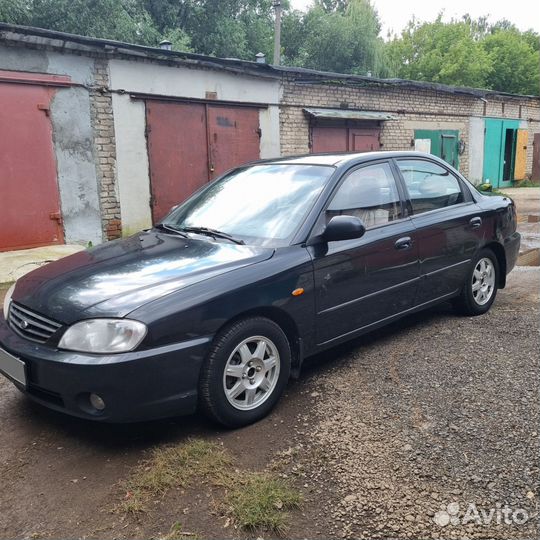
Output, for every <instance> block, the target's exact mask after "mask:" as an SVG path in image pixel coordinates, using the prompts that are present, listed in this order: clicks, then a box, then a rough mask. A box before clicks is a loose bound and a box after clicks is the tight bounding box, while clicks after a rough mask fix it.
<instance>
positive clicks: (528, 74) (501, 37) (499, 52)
mask: <svg viewBox="0 0 540 540" xmlns="http://www.w3.org/2000/svg"><path fill="white" fill-rule="evenodd" d="M536 41H538V40H536ZM482 46H483V48H484V50H485V51H486V53H487V55H488V57H489V60H490V62H491V66H492V69H491V71H490V73H489V74H488V76H487V79H486V82H487V86H488V88H492V89H494V90H502V91H504V92H511V93H514V94H536V95H538V93H539V92H538V90H539V86H540V73H539V69H538V59H539V55H538V49H537V50H536V51H535V50H534V49H533V47H532V46H531V44H530V43H529V42H528V40H527V38H526V37H524V36H522V35H521V34H520V33H519V32H517V31H516V30H513V29H509V30H498V31H496V32H494V33H492V34H490V35H489V36H487V37H486V38H485V39H484V41H483V42H482Z"/></svg>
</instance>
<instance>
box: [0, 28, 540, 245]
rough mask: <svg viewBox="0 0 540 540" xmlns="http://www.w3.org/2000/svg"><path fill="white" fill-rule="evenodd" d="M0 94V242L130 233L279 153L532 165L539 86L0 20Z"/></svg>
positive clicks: (510, 174)
mask: <svg viewBox="0 0 540 540" xmlns="http://www.w3.org/2000/svg"><path fill="white" fill-rule="evenodd" d="M0 103H1V105H2V106H1V107H0V251H6V250H13V249H22V248H28V247H35V246H41V245H48V244H59V243H81V244H88V243H89V242H90V243H92V244H97V243H100V242H103V241H105V240H111V239H114V238H118V237H120V236H122V235H124V236H126V235H129V234H131V233H133V232H135V231H137V230H140V229H142V228H145V227H148V226H150V225H151V224H152V223H154V222H156V221H158V220H159V219H160V218H162V217H163V216H164V215H165V214H166V213H167V212H168V211H169V209H170V208H171V207H172V206H173V205H175V204H177V203H178V202H180V201H182V200H184V199H185V198H186V197H188V196H189V195H190V194H191V193H193V192H194V191H195V190H197V189H198V188H199V187H201V186H203V185H204V184H206V183H207V182H209V181H211V180H212V179H214V178H215V177H216V176H218V175H219V174H221V173H223V172H224V171H226V170H227V169H229V168H231V167H233V166H236V165H238V164H241V163H244V162H246V161H251V160H254V159H259V158H266V157H276V156H279V155H290V154H297V153H308V152H323V151H332V152H335V151H370V150H379V149H384V150H397V149H399V150H403V149H414V148H416V149H421V150H424V151H428V152H431V153H434V154H436V155H439V156H440V157H442V158H443V159H445V160H446V161H448V162H449V163H451V164H453V165H454V166H456V167H457V168H459V169H460V170H461V171H462V172H463V173H464V174H465V175H468V176H469V177H470V178H471V180H473V181H475V182H477V183H478V182H481V181H482V180H489V181H490V182H491V183H492V184H493V185H495V186H503V187H504V186H506V185H510V184H511V183H512V182H513V181H515V180H520V179H523V178H526V177H530V176H531V175H532V176H533V177H535V178H538V177H540V172H539V171H538V163H539V161H540V159H539V156H538V151H539V149H540V140H539V139H538V137H540V99H539V98H538V97H532V96H514V95H509V94H502V93H497V92H490V91H484V90H475V89H467V88H454V87H448V86H443V85H435V84H429V83H418V82H413V81H403V80H379V79H375V78H372V77H359V76H352V75H340V74H335V73H323V72H318V71H313V70H305V69H299V68H287V67H274V66H271V65H268V64H265V63H258V62H247V61H241V60H234V59H219V58H213V57H207V56H202V55H197V54H189V53H182V52H176V51H168V50H162V49H159V48H150V47H142V46H138V45H131V44H125V43H119V42H115V41H109V40H102V39H94V38H88V37H83V36H74V35H69V34H63V33H59V32H52V31H48V30H42V29H37V28H26V27H20V26H13V25H7V24H3V23H0ZM533 154H534V157H533ZM533 164H534V165H533Z"/></svg>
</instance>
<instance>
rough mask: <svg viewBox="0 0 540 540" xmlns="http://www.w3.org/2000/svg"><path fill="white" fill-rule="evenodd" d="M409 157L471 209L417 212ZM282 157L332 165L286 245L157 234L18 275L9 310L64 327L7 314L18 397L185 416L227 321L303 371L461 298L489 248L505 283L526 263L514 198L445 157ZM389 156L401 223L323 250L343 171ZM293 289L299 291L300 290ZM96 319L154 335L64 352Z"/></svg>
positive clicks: (134, 416)
mask: <svg viewBox="0 0 540 540" xmlns="http://www.w3.org/2000/svg"><path fill="white" fill-rule="evenodd" d="M411 156H412V157H414V158H415V159H416V158H418V159H423V160H426V161H431V162H433V163H437V164H439V165H441V166H442V167H444V168H446V169H448V170H449V171H450V172H451V174H453V175H454V176H456V177H457V178H459V182H460V183H461V185H462V186H461V187H462V189H463V193H464V200H463V202H462V203H461V204H455V205H453V206H449V207H448V208H444V209H440V210H434V211H431V212H425V213H422V214H418V215H415V214H414V213H413V212H412V211H411V205H410V201H409V200H408V194H407V189H406V187H405V184H404V181H403V178H402V176H401V174H400V172H399V169H398V167H397V160H399V159H400V158H402V159H404V158H405V157H406V158H411ZM274 161H275V162H276V163H308V164H309V163H311V164H313V163H321V164H323V165H325V166H333V167H335V171H334V173H333V174H332V176H331V177H330V179H329V180H328V182H327V183H326V185H325V186H324V189H323V190H322V192H321V194H320V196H319V197H318V198H317V200H316V201H315V203H314V204H313V207H312V208H311V210H310V211H309V214H308V215H307V216H306V218H305V219H304V220H303V221H302V223H301V225H300V226H299V228H298V230H297V231H296V234H295V236H294V238H293V239H292V241H291V242H290V245H288V246H284V247H276V248H273V247H259V246H252V245H237V244H234V243H231V242H228V241H227V240H223V239H212V238H184V237H183V236H180V235H175V234H174V233H172V232H170V233H168V232H166V231H163V230H160V231H158V230H156V229H152V230H149V231H143V232H141V233H138V234H136V235H133V236H132V237H130V238H127V239H124V240H119V241H114V242H111V243H108V244H105V245H103V246H98V247H97V248H93V249H90V250H87V251H84V252H81V253H78V254H75V255H72V256H70V257H66V258H64V259H62V260H60V261H58V262H56V263H51V264H49V265H47V266H44V267H42V268H40V269H38V270H35V271H33V272H31V273H30V274H28V275H27V276H25V277H24V278H22V279H21V280H20V281H19V282H18V284H17V287H16V289H15V291H14V294H13V297H12V299H13V302H14V303H16V304H18V305H20V306H24V307H25V308H27V309H30V310H32V311H34V312H36V313H38V314H41V315H43V316H45V317H48V318H51V319H53V320H55V321H58V322H60V323H62V326H61V328H60V329H59V330H58V331H57V332H56V333H55V334H54V335H53V336H52V337H51V338H50V339H49V340H48V341H47V342H46V343H43V344H40V343H33V342H31V341H28V340H27V339H25V338H24V337H23V336H21V335H20V334H19V333H17V332H15V331H14V330H13V329H12V328H11V327H10V326H9V324H8V323H7V322H6V321H5V319H4V318H3V317H2V316H0V347H1V348H2V349H4V350H6V351H7V352H9V353H10V354H12V355H14V356H15V357H17V358H20V359H22V360H23V361H24V362H25V363H26V366H27V376H28V384H27V386H26V387H25V388H21V389H22V390H25V391H26V392H27V393H28V394H29V395H30V396H31V397H32V398H34V399H36V400H38V401H40V402H41V403H43V404H45V405H47V406H49V407H52V408H56V409H58V410H63V411H65V412H69V413H70V414H74V415H78V416H81V417H86V418H93V419H100V420H107V421H133V420H140V419H148V418H155V417H160V416H170V415H175V414H182V413H189V412H192V411H193V410H194V409H195V408H196V405H197V388H198V378H199V371H200V367H201V365H202V362H203V361H204V358H205V356H206V354H207V352H208V349H209V347H210V345H211V343H212V340H213V337H214V336H215V335H216V334H217V333H218V332H219V331H220V329H221V328H223V327H224V326H225V325H227V324H228V323H230V322H231V321H234V320H236V319H238V318H240V317H245V316H249V315H253V314H258V315H263V316H266V317H268V318H270V319H272V320H274V321H275V322H277V323H278V324H279V325H280V326H281V328H282V329H283V330H284V332H285V333H286V335H287V338H288V340H289V343H290V345H291V348H292V351H293V368H296V369H297V370H298V368H299V366H300V364H301V362H302V360H303V358H304V357H306V356H309V355H312V354H314V353H317V352H319V351H322V350H324V349H325V348H327V347H330V346H332V345H334V344H336V343H339V342H341V341H345V340H347V339H350V338H352V337H354V336H357V335H360V334H362V333H364V332H367V331H369V330H372V329H373V328H376V327H378V326H381V325H384V324H386V323H387V322H389V321H391V320H395V319H396V318H398V317H401V316H403V315H406V314H407V313H411V312H413V311H417V310H420V309H423V308H425V307H427V306H430V305H433V304H435V303H437V302H440V301H443V300H446V299H449V298H452V297H454V296H456V295H457V294H459V292H460V290H461V287H462V284H463V282H464V279H465V276H466V275H467V273H468V272H469V271H470V268H471V261H472V260H473V258H474V257H475V255H476V253H478V251H479V250H480V249H482V248H484V247H490V248H491V249H493V251H494V252H495V253H496V255H497V257H498V259H499V263H500V266H501V269H502V270H503V271H502V272H501V276H500V283H499V285H500V286H501V287H503V286H504V284H505V278H506V274H507V273H508V272H509V271H510V270H511V269H512V268H513V266H514V264H515V262H516V259H517V255H518V251H519V242H520V238H519V234H518V233H517V232H516V214H515V208H514V205H513V202H512V201H511V200H510V199H508V198H506V197H500V196H486V195H483V194H481V193H479V192H477V191H476V190H475V189H474V188H473V187H472V186H471V185H470V184H469V183H468V182H467V181H466V180H465V179H464V178H463V177H461V176H460V175H459V173H457V172H456V171H454V170H453V169H450V167H449V166H448V165H447V164H445V163H444V162H442V161H441V160H439V159H438V158H434V157H433V156H428V155H422V154H419V153H407V152H379V153H368V154H355V155H325V156H315V155H311V156H304V157H302V156H301V157H296V158H282V159H280V160H274ZM381 161H383V162H387V163H388V164H389V166H390V167H391V169H392V171H393V174H394V177H395V181H396V183H397V186H398V190H399V195H400V203H399V204H400V205H401V209H402V213H401V214H400V218H399V219H396V220H395V221H393V222H390V223H387V224H385V225H383V226H378V227H373V228H370V229H368V230H367V231H366V233H365V234H364V235H363V236H362V237H361V238H357V239H353V240H344V241H337V242H323V241H320V235H321V231H322V230H323V228H324V225H323V223H322V221H321V219H322V216H323V215H324V211H325V208H326V205H327V204H328V201H329V200H330V197H331V196H332V194H333V193H334V192H335V191H336V190H337V188H338V186H339V185H340V182H341V181H342V179H343V178H344V177H345V175H346V174H347V173H348V172H349V171H351V170H353V169H354V168H357V167H362V166H363V165H365V164H369V163H377V162H381ZM267 162H268V161H266V162H265V163H267ZM478 220H479V221H480V223H478ZM295 290H303V294H300V295H292V292H293V291H295ZM100 317H125V318H129V319H134V320H137V321H141V322H143V323H145V324H146V325H147V328H148V332H147V335H146V337H145V338H144V340H143V341H142V342H141V343H140V345H139V346H138V347H137V349H135V350H134V351H132V352H128V353H122V354H109V355H98V354H83V353H77V352H71V351H65V350H60V349H59V348H58V342H59V339H60V337H61V336H62V333H63V332H64V331H65V330H66V329H67V328H68V326H69V325H71V324H73V323H74V322H76V321H80V320H84V319H92V318H100ZM90 392H96V393H99V394H100V395H102V396H103V397H104V399H105V401H106V402H107V404H108V407H107V409H106V411H104V412H98V411H95V410H91V409H90V408H89V407H88V405H87V400H86V397H87V396H88V394H89V393H90Z"/></svg>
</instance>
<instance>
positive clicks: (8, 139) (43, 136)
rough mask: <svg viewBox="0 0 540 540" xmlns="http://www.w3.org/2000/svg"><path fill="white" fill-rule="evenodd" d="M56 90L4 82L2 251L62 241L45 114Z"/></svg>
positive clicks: (0, 112) (0, 100)
mask: <svg viewBox="0 0 540 540" xmlns="http://www.w3.org/2000/svg"><path fill="white" fill-rule="evenodd" d="M1 76H2V72H0V80H1V78H2V77H1ZM52 92H53V90H51V89H48V88H46V87H43V86H34V85H31V84H16V83H3V82H0V104H1V106H0V251H6V250H10V249H20V248H27V247H36V246H42V245H47V244H60V243H62V242H63V233H62V226H61V224H60V204H59V200H60V198H59V194H58V185H57V180H56V160H55V157H54V151H53V143H52V129H51V124H50V121H49V118H48V116H47V114H46V113H47V112H48V107H49V103H50V99H51V96H52Z"/></svg>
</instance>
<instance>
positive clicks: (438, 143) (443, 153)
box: [414, 129, 459, 169]
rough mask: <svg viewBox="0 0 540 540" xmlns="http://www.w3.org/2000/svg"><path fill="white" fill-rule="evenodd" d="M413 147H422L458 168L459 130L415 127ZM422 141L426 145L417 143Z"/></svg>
mask: <svg viewBox="0 0 540 540" xmlns="http://www.w3.org/2000/svg"><path fill="white" fill-rule="evenodd" d="M414 140H415V147H416V148H419V149H420V148H422V149H423V150H424V151H427V152H429V153H431V154H433V155H434V156H438V157H440V158H441V159H444V161H446V162H447V163H449V164H450V165H452V167H454V168H456V169H457V168H459V152H458V144H459V143H458V141H459V131H458V130H454V129H415V130H414ZM420 141H423V142H424V143H427V146H421V145H419V144H418V143H419V142H420Z"/></svg>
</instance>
